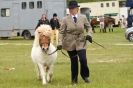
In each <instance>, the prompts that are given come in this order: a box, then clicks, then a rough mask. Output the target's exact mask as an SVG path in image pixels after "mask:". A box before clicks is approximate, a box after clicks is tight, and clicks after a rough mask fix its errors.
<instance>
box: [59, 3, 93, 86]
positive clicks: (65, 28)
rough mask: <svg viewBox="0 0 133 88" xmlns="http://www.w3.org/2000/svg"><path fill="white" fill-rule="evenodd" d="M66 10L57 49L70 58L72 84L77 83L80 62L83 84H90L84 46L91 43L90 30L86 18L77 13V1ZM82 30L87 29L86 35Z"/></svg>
mask: <svg viewBox="0 0 133 88" xmlns="http://www.w3.org/2000/svg"><path fill="white" fill-rule="evenodd" d="M68 8H69V12H70V14H69V15H68V16H66V17H65V18H64V19H63V21H62V25H61V28H60V31H59V43H58V46H57V49H58V50H61V49H64V50H66V51H67V53H68V55H69V57H70V61H71V81H72V84H77V83H78V70H79V66H78V61H79V62H80V75H81V77H82V78H83V80H84V81H85V83H90V80H89V75H90V72H89V67H88V65H87V56H86V49H85V46H86V40H89V42H90V43H92V33H93V32H92V28H91V26H90V23H89V22H88V20H87V18H86V16H85V15H81V14H79V13H78V10H79V5H78V3H77V1H70V2H69V4H68ZM84 28H87V35H86V34H85V33H84V31H85V30H84ZM78 59H79V60H78Z"/></svg>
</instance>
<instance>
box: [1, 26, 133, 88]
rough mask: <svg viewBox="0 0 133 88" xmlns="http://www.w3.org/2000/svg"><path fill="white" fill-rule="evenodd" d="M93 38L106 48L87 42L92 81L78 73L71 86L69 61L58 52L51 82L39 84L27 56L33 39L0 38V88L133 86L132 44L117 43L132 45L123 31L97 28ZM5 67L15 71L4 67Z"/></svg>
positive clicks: (101, 87) (102, 87) (122, 87)
mask: <svg viewBox="0 0 133 88" xmlns="http://www.w3.org/2000/svg"><path fill="white" fill-rule="evenodd" d="M93 39H94V40H95V41H96V42H98V43H100V44H102V45H103V46H105V47H106V49H103V48H102V47H100V46H98V45H96V44H94V43H93V44H88V46H87V57H88V65H89V68H90V79H91V81H92V82H91V83H90V84H85V83H84V81H83V80H82V78H81V77H80V75H79V77H78V78H79V83H78V85H77V86H72V85H71V80H70V76H71V75H70V61H69V58H67V57H66V56H64V55H62V54H61V52H58V59H57V61H56V64H55V66H54V76H53V81H52V83H51V84H48V85H47V86H42V84H41V82H40V81H38V80H37V77H36V72H35V68H34V64H33V63H32V60H31V58H30V52H31V47H32V42H33V40H23V39H22V38H11V39H9V40H0V88H73V87H74V88H133V83H132V82H133V70H132V67H133V58H132V57H133V46H132V45H125V46H124V45H117V44H133V42H128V41H127V40H126V39H125V37H124V30H122V29H120V28H115V30H114V32H113V33H112V32H110V33H109V32H108V33H99V30H98V29H96V33H94V35H93ZM4 44H6V45H4ZM21 44H22V45H21ZM24 44H27V45H24ZM64 52H65V51H64ZM65 53H66V52H65ZM7 67H13V68H15V70H13V71H9V70H5V68H7Z"/></svg>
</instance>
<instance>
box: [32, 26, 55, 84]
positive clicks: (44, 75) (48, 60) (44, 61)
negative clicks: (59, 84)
mask: <svg viewBox="0 0 133 88" xmlns="http://www.w3.org/2000/svg"><path fill="white" fill-rule="evenodd" d="M47 29H50V30H51V27H50V26H48V25H43V26H40V27H39V28H37V29H36V31H35V39H34V42H33V47H32V51H31V58H32V60H33V62H34V63H35V65H36V66H37V70H38V77H39V79H41V80H42V84H43V85H46V84H47V83H48V82H50V81H51V78H52V75H53V66H54V62H55V60H56V58H57V52H55V53H53V54H52V55H48V54H50V53H52V52H53V51H55V50H56V48H55V47H54V46H53V44H51V43H50V45H49V49H48V51H47V52H46V53H45V52H43V51H42V49H41V47H40V44H39V37H40V36H39V35H40V33H46V32H45V30H47ZM46 34H47V35H50V34H49V33H48V32H47V33H46Z"/></svg>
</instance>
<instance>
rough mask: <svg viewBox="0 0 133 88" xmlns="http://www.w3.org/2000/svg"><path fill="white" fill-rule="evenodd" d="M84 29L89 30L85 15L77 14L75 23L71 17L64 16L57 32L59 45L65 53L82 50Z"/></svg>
mask: <svg viewBox="0 0 133 88" xmlns="http://www.w3.org/2000/svg"><path fill="white" fill-rule="evenodd" d="M85 28H87V29H89V28H91V26H90V23H89V22H88V20H87V18H86V16H85V15H81V14H78V16H77V22H76V23H75V22H74V20H73V18H72V16H71V15H68V16H66V17H65V18H64V19H63V21H62V25H61V28H60V31H59V45H62V46H63V49H65V50H67V51H72V50H81V49H84V44H85V41H86V40H85V33H84V32H85V30H84V29H85Z"/></svg>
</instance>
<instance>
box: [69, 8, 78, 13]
mask: <svg viewBox="0 0 133 88" xmlns="http://www.w3.org/2000/svg"><path fill="white" fill-rule="evenodd" d="M69 12H70V14H72V15H73V14H77V13H78V7H75V8H70V9H69Z"/></svg>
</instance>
